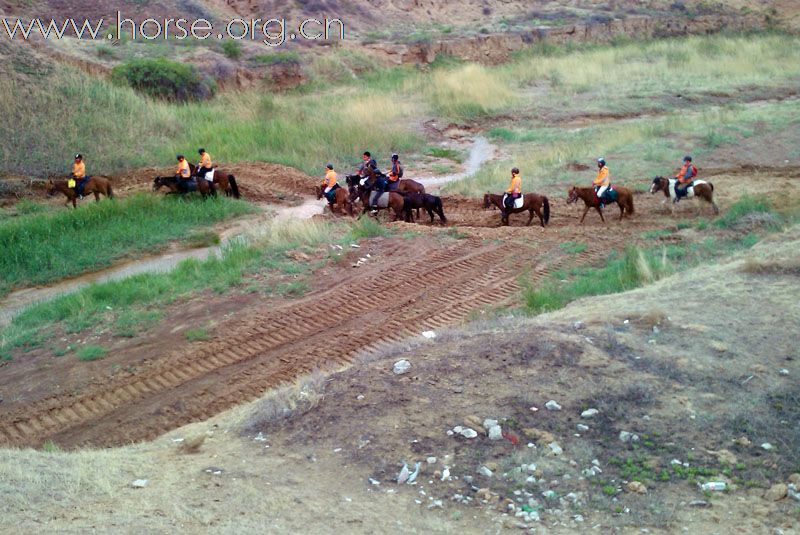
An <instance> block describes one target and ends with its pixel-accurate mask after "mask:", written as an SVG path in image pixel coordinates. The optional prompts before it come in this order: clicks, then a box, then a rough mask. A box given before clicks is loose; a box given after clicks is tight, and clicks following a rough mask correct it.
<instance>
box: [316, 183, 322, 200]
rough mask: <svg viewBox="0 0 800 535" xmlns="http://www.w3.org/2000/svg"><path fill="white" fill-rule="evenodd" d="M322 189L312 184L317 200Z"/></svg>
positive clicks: (320, 196)
mask: <svg viewBox="0 0 800 535" xmlns="http://www.w3.org/2000/svg"><path fill="white" fill-rule="evenodd" d="M322 191H323V190H322V188H321V187H319V186H314V195H316V196H317V200H320V199H321V198H322Z"/></svg>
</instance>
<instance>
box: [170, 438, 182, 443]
mask: <svg viewBox="0 0 800 535" xmlns="http://www.w3.org/2000/svg"><path fill="white" fill-rule="evenodd" d="M172 441H173V442H183V439H182V438H173V439H172Z"/></svg>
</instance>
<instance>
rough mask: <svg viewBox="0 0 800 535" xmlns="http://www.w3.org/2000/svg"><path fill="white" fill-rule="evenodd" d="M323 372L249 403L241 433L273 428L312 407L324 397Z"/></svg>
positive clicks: (315, 373) (313, 374)
mask: <svg viewBox="0 0 800 535" xmlns="http://www.w3.org/2000/svg"><path fill="white" fill-rule="evenodd" d="M324 387H325V375H324V374H323V373H322V372H314V373H312V374H311V375H308V376H306V377H304V378H302V379H300V380H298V381H297V382H296V383H294V384H291V385H287V386H284V387H281V388H278V389H277V390H273V391H272V392H270V393H268V394H267V395H266V396H265V397H264V398H262V399H261V400H260V401H258V402H256V403H255V404H253V405H252V407H251V408H250V409H249V410H248V413H247V415H246V416H245V417H244V418H243V421H242V422H241V429H242V431H243V432H244V433H258V432H262V431H266V430H267V429H273V428H274V427H275V426H277V425H279V424H280V423H281V422H283V421H285V420H287V419H289V418H292V417H296V416H300V415H302V414H303V413H305V412H307V411H310V410H312V409H313V408H314V407H316V406H317V404H318V403H319V402H320V401H322V399H323V396H324V394H323V390H324Z"/></svg>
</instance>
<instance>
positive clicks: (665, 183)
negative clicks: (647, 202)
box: [650, 176, 719, 214]
mask: <svg viewBox="0 0 800 535" xmlns="http://www.w3.org/2000/svg"><path fill="white" fill-rule="evenodd" d="M677 182H678V181H677V180H675V179H674V178H664V177H663V176H657V177H655V178H654V179H653V183H652V185H651V186H650V193H657V192H659V191H663V192H664V196H665V197H667V198H668V199H672V202H673V204H672V211H673V213H674V211H675V203H676V202H678V197H677V192H676V191H675V186H676V184H677ZM686 193H687V195H686V198H687V199H691V198H692V197H698V198H700V199H703V200H704V201H706V202H707V203H709V204H710V205H711V207H712V208H713V209H714V213H715V214H719V207H718V206H717V203H716V202H714V184H712V183H711V182H706V181H705V180H695V181H694V185H693V186H692V187H690V188H688V190H687V192H686Z"/></svg>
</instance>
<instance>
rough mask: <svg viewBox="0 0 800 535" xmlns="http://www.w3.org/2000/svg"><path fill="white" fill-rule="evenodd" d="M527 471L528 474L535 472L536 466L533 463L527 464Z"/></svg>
mask: <svg viewBox="0 0 800 535" xmlns="http://www.w3.org/2000/svg"><path fill="white" fill-rule="evenodd" d="M527 470H528V472H535V471H536V465H535V464H534V463H531V464H529V465H528V467H527Z"/></svg>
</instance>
